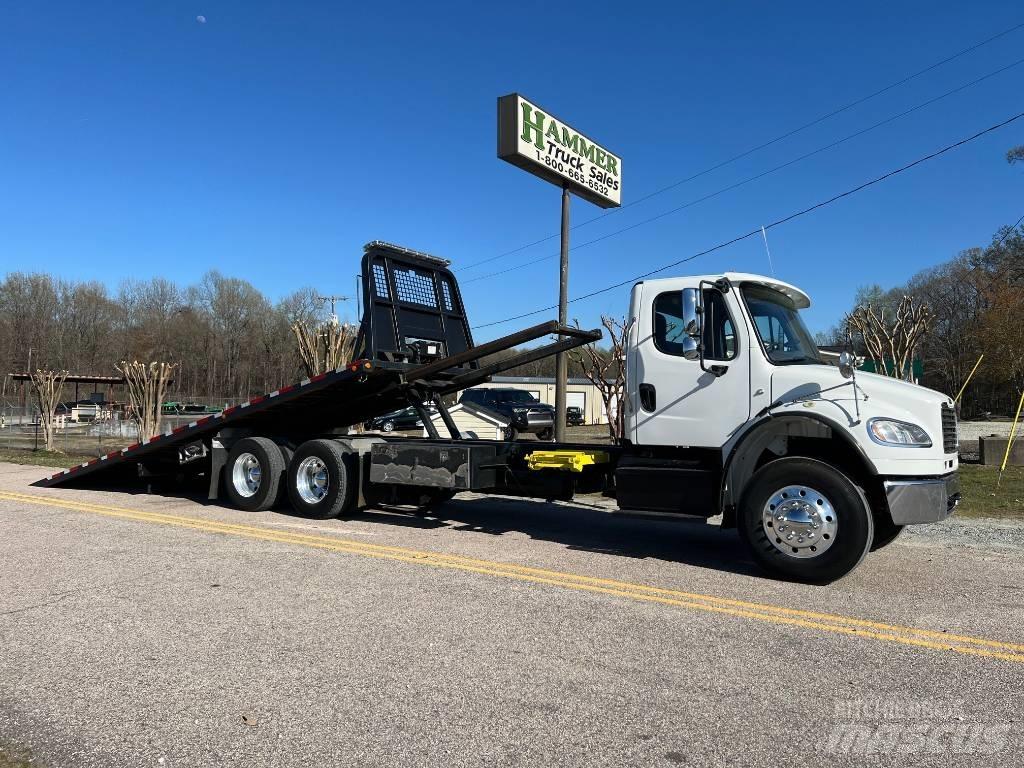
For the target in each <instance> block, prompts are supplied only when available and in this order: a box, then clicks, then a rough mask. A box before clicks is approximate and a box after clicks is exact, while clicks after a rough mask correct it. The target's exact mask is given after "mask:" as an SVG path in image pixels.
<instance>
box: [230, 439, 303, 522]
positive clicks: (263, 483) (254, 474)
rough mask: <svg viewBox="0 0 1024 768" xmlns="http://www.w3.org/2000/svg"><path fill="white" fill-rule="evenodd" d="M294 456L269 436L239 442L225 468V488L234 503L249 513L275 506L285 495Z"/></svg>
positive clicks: (235, 445)
mask: <svg viewBox="0 0 1024 768" xmlns="http://www.w3.org/2000/svg"><path fill="white" fill-rule="evenodd" d="M290 454H291V452H290V451H289V450H288V449H287V448H283V447H281V446H279V445H277V444H276V443H275V442H274V441H273V440H270V439H269V438H266V437H246V438H244V439H242V440H239V441H238V442H237V443H235V444H234V445H233V446H232V448H231V451H230V452H229V453H228V460H227V464H226V465H225V467H224V485H225V490H226V492H227V495H228V498H229V499H231V502H232V503H233V504H234V505H235V506H236V507H238V508H239V509H243V510H245V511H246V512H260V511H263V510H266V509H270V508H271V507H273V506H274V505H275V504H276V503H277V502H278V500H279V498H280V497H281V495H282V494H281V489H282V487H283V486H282V479H283V478H284V472H285V467H286V466H287V463H288V457H289V456H290Z"/></svg>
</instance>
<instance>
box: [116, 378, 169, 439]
mask: <svg viewBox="0 0 1024 768" xmlns="http://www.w3.org/2000/svg"><path fill="white" fill-rule="evenodd" d="M116 367H117V370H118V371H120V372H121V375H123V376H124V379H125V383H126V385H127V387H128V398H129V400H130V402H131V408H132V419H133V420H134V421H135V426H136V429H138V432H139V441H140V442H141V441H142V440H147V439H149V438H150V437H152V436H153V435H155V434H157V433H158V432H159V431H160V416H161V406H162V405H163V401H164V394H165V392H166V391H167V382H168V381H170V378H171V373H172V372H173V371H174V368H175V366H174V364H173V363H157V362H152V363H149V364H146V363H140V362H139V361H138V360H135V361H133V362H131V363H129V362H127V361H122V362H121V364H120V365H119V366H116Z"/></svg>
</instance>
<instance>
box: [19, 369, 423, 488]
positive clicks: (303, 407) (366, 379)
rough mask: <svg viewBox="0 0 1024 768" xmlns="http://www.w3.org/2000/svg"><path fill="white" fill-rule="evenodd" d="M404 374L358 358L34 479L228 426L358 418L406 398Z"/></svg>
mask: <svg viewBox="0 0 1024 768" xmlns="http://www.w3.org/2000/svg"><path fill="white" fill-rule="evenodd" d="M400 380H401V377H400V375H399V374H398V373H397V372H395V371H389V370H386V369H378V368H375V367H374V366H373V364H372V363H370V362H368V361H356V362H353V363H350V364H348V365H346V366H345V367H344V368H339V369H338V370H335V371H330V372H328V373H322V374H320V375H319V376H314V377H313V378H311V379H304V380H303V381H300V382H298V383H296V384H292V385H290V386H286V387H281V388H280V389H278V390H275V391H274V392H271V393H269V394H267V395H262V396H260V397H255V398H253V399H252V400H249V401H248V402H247V403H242V404H241V405H236V406H232V407H230V408H225V409H224V410H223V411H221V412H220V413H217V414H211V415H209V416H205V417H203V418H201V419H197V420H196V421H193V422H190V423H189V424H185V425H182V426H180V427H176V428H174V429H172V430H169V431H167V432H164V433H161V434H159V435H154V436H153V437H151V438H149V439H148V440H145V441H143V442H140V443H135V444H133V445H129V446H128V447H127V448H124V449H122V450H120V451H112V452H111V453H108V454H106V455H105V456H100V457H98V458H95V459H93V460H92V461H88V462H85V463H84V464H77V465H75V466H73V467H70V468H68V469H65V470H63V471H62V472H58V473H56V474H55V475H52V476H50V477H47V478H43V479H42V480H39V481H37V482H36V483H33V485H35V486H39V487H43V488H52V487H54V486H58V485H64V484H67V483H71V482H72V481H77V480H81V479H83V478H85V477H87V476H89V475H93V474H95V473H97V472H101V471H105V470H109V469H112V468H113V467H115V466H121V467H123V468H128V467H132V466H135V465H137V464H138V463H139V461H141V460H143V459H147V458H151V457H154V456H155V455H157V454H161V453H162V454H166V453H168V452H169V451H177V450H178V449H179V448H180V447H183V446H186V445H188V444H190V443H195V442H197V441H200V440H203V439H210V438H212V437H213V436H214V435H216V434H217V433H218V432H221V431H222V430H225V429H257V430H267V431H272V430H285V431H298V430H303V429H312V428H314V425H315V423H329V424H339V425H342V424H346V422H347V423H348V424H354V423H359V422H360V418H359V417H360V415H361V414H363V413H368V412H373V413H377V412H387V410H386V409H387V408H389V407H392V409H396V408H399V407H402V406H403V405H404V404H405V401H404V399H403V397H402V394H401V391H400V389H399V384H400ZM389 393H391V395H390V396H389ZM371 401H372V404H371ZM381 409H384V410H383V411H381ZM350 420H351V421H350Z"/></svg>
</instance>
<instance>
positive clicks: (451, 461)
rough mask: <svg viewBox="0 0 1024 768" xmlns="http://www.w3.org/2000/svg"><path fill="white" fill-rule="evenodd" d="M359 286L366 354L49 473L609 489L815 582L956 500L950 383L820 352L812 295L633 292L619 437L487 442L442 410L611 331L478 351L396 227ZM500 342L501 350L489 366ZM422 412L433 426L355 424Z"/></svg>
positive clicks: (71, 478) (397, 488)
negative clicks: (881, 371)
mask: <svg viewBox="0 0 1024 768" xmlns="http://www.w3.org/2000/svg"><path fill="white" fill-rule="evenodd" d="M363 295H364V296H365V299H366V300H365V310H364V313H363V318H362V323H361V326H360V331H359V336H358V339H357V341H356V350H355V355H354V359H353V360H352V362H351V363H349V364H347V365H345V366H343V367H342V368H339V369H338V370H336V371H330V372H327V373H323V374H320V375H318V376H315V377H312V378H310V379H307V380H305V381H302V382H300V383H298V384H295V385H292V386H287V387H282V388H281V389H279V390H277V391H275V392H271V393H269V394H267V395H264V396H261V397H258V398H254V399H253V400H251V401H249V402H247V403H243V404H241V405H238V406H235V407H231V408H227V409H225V410H224V411H223V412H221V413H219V414H214V415H209V416H205V417H203V418H200V419H197V420H196V421H194V422H192V423H191V424H188V425H185V426H181V427H177V428H175V429H173V430H171V431H169V432H167V433H165V434H161V435H156V436H153V437H151V438H149V439H147V440H146V441H144V442H141V443H138V444H136V445H133V446H130V447H128V448H126V449H124V450H122V451H116V452H114V453H111V454H108V455H106V456H104V457H101V458H98V459H96V460H94V461H91V462H88V463H86V464H82V465H80V466H77V467H72V468H70V469H67V470H64V471H63V472H60V473H58V474H56V475H54V476H52V477H49V478H46V479H44V480H41V481H40V482H39V484H40V485H44V486H57V485H64V484H87V483H123V482H128V481H131V482H139V481H140V480H141V481H143V482H147V483H153V482H156V481H157V480H158V479H160V478H165V479H174V480H176V481H178V482H181V481H192V483H193V484H195V483H200V484H201V487H203V488H204V489H205V492H206V494H207V495H208V497H209V498H211V499H218V498H220V499H224V500H226V501H227V502H229V503H231V504H233V505H234V506H236V507H238V508H240V509H243V510H263V509H270V508H271V507H273V506H274V505H276V504H280V503H285V502H287V503H289V504H290V505H291V506H292V507H293V508H294V510H295V511H296V512H298V513H300V514H302V515H307V516H309V517H316V518H330V517H336V516H339V515H340V516H343V515H347V514H352V513H353V512H355V511H356V510H359V509H365V508H370V507H374V506H381V505H413V507H414V508H416V509H418V510H424V509H429V508H430V507H432V506H433V505H437V504H439V503H442V502H444V501H446V500H448V499H450V498H451V497H452V496H454V495H455V494H457V493H460V492H464V491H466V492H475V493H477V494H503V495H518V496H527V497H535V498H540V499H549V500H551V499H571V498H572V497H573V495H574V494H577V493H581V492H604V493H606V494H608V495H613V496H614V497H615V500H616V504H617V506H618V510H619V512H620V513H624V514H637V515H644V516H647V515H655V516H659V517H662V518H676V519H689V520H692V519H694V518H697V519H698V520H699V519H704V520H713V521H715V522H718V523H719V524H720V525H722V526H724V527H734V528H736V529H738V532H739V535H740V538H741V539H742V540H743V542H744V543H745V545H746V548H747V550H748V551H749V553H750V556H751V557H752V558H753V559H754V560H755V561H756V562H757V563H758V564H759V565H760V566H762V567H763V568H764V569H766V570H767V571H769V572H771V573H773V574H776V575H780V576H782V577H784V578H788V579H793V580H798V581H807V582H815V583H824V582H829V581H832V580H834V579H837V578H839V577H841V576H843V575H844V574H846V573H848V572H849V571H850V570H852V569H853V568H855V567H856V566H857V565H858V564H859V563H860V562H861V561H862V560H863V559H864V558H865V556H866V555H867V554H868V552H870V551H871V550H872V549H877V548H879V547H882V546H885V545H886V544H888V543H889V542H891V541H892V540H893V539H895V538H896V536H897V535H898V534H899V532H900V531H901V530H902V529H903V527H904V526H906V525H912V524H916V523H928V522H934V521H937V520H941V519H943V518H945V517H946V516H947V515H949V514H950V513H951V512H952V510H953V508H954V507H955V506H956V504H957V502H958V501H959V498H960V494H959V491H958V484H957V474H956V473H957V448H958V446H957V423H956V413H955V410H954V407H953V402H952V401H951V400H950V398H948V397H946V396H945V395H942V394H940V393H938V392H933V391H930V390H928V389H924V388H922V387H919V386H916V385H914V384H910V383H906V382H902V381H897V380H894V379H891V378H887V377H884V376H878V375H872V374H867V373H858V372H856V371H855V370H854V361H853V358H852V356H851V355H844V356H843V358H842V359H841V360H840V365H839V366H832V365H825V364H823V363H822V361H821V359H820V358H819V354H818V350H817V348H816V346H815V344H814V342H813V340H812V338H811V336H810V334H809V333H808V331H807V329H806V327H805V325H804V323H803V321H802V320H801V318H800V310H802V309H804V308H806V307H808V306H809V305H810V300H809V299H808V297H807V295H806V294H805V293H803V292H802V291H801V290H800V289H799V288H796V287H795V286H792V285H789V284H788V283H784V282H781V281H779V280H775V279H774V278H769V277H764V276H761V275H752V274H736V273H726V274H722V275H710V276H699V277H678V278H670V279H661V280H645V281H643V282H640V283H637V284H636V285H634V286H633V289H632V295H631V298H630V304H629V323H628V332H627V351H626V360H625V364H626V368H627V370H626V391H625V393H624V395H623V397H622V403H621V405H620V407H622V408H624V409H625V413H624V415H625V434H624V436H623V438H622V439H621V440H619V441H618V442H616V443H615V444H610V445H594V444H576V443H560V444H556V443H550V442H543V441H536V440H506V441H496V440H478V439H474V438H473V437H472V436H468V435H464V434H462V433H460V431H459V429H458V427H457V425H456V424H455V421H454V419H453V418H452V416H451V414H450V413H449V412H448V406H447V403H448V402H450V401H451V399H452V396H455V395H456V394H457V393H459V392H461V391H463V390H465V389H467V388H469V387H473V386H475V385H478V384H481V383H484V382H486V381H488V380H489V379H490V377H491V376H493V375H495V374H498V373H501V372H502V371H505V370H508V369H510V368H512V367H514V366H516V365H520V364H523V363H526V362H531V361H535V360H538V359H541V358H543V357H546V356H548V355H552V354H556V353H558V352H563V351H567V350H570V349H573V348H575V347H579V346H581V345H583V344H587V343H592V342H596V341H597V340H598V339H600V336H601V334H600V331H585V330H580V329H578V328H571V327H567V326H562V325H559V324H558V323H555V322H548V323H542V324H540V325H537V326H533V327H531V328H527V329H525V330H522V331H519V332H516V333H513V334H510V335H508V336H505V337H503V338H501V339H497V340H495V341H491V342H487V343H484V344H479V345H475V344H474V343H473V340H472V335H471V333H470V326H469V321H468V318H467V316H466V312H465V308H464V307H463V303H462V297H461V293H460V291H459V287H458V284H457V282H456V280H455V276H454V275H453V274H452V272H451V271H450V270H449V269H448V262H447V261H444V260H442V259H438V258H435V257H432V256H429V255H427V254H424V253H420V252H417V251H412V250H409V249H406V248H401V247H398V246H394V245H390V244H387V243H382V242H373V243H370V244H369V245H367V246H366V248H365V253H364V256H363ZM533 342H540V345H539V346H534V347H530V346H529V345H530V344H531V343H533ZM524 345H526V346H524ZM497 352H505V353H506V355H505V356H501V357H500V360H498V362H494V360H496V359H497V358H496V357H495V353H497ZM410 406H411V407H413V408H415V409H417V410H418V411H419V412H420V416H421V421H422V423H423V425H424V428H425V430H426V432H427V437H425V438H422V439H420V438H407V437H400V436H394V435H372V434H366V433H362V434H360V433H357V432H356V431H355V429H354V427H355V426H356V425H360V424H363V423H364V422H366V421H368V420H370V419H372V418H374V417H375V416H379V415H381V414H384V413H389V412H392V411H395V410H397V409H400V408H404V407H410ZM435 414H436V415H438V416H439V417H440V425H441V426H442V427H443V431H444V433H445V434H441V432H440V430H439V428H438V426H439V425H437V424H436V423H435V420H434V419H432V418H431V416H432V415H435Z"/></svg>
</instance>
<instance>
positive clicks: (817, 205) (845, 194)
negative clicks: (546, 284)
mask: <svg viewBox="0 0 1024 768" xmlns="http://www.w3.org/2000/svg"><path fill="white" fill-rule="evenodd" d="M1022 117H1024V112H1020V113H1018V114H1016V115H1014V116H1013V117H1010V118H1007V119H1006V120H1003V121H1002V122H1000V123H996V124H995V125H992V126H989V127H988V128H985V129H983V130H981V131H978V132H977V133H975V134H974V135H972V136H968V137H967V138H964V139H960V140H959V141H957V142H954V143H953V144H948V145H946V146H945V147H943V148H942V149H939V150H936V151H935V152H932V153H931V154H928V155H925V156H924V157H919V158H918V159H917V160H914V161H913V162H911V163H907V164H906V165H904V166H901V167H899V168H896V169H894V170H891V171H889V172H888V173H884V174H882V175H881V176H877V177H875V178H873V179H871V180H870V181H866V182H864V183H863V184H859V185H857V186H856V187H853V188H851V189H848V190H846V191H845V192H840V193H839V194H837V195H834V196H832V197H830V198H828V199H827V200H822V201H821V202H818V203H815V204H814V205H811V206H809V207H807V208H804V209H803V210H800V211H797V212H795V213H791V214H789V215H788V216H785V217H783V218H781V219H777V220H776V221H773V222H772V223H771V224H765V225H764V229H765V230H769V229H773V228H774V227H778V226H781V225H783V224H786V223H788V222H790V221H793V220H794V219H797V218H800V217H801V216H806V215H807V214H809V213H813V212H814V211H816V210H818V209H819V208H824V207H825V206H827V205H831V204H832V203H835V202H837V201H839V200H842V199H843V198H846V197H849V196H851V195H854V194H856V193H858V192H861V191H862V190H865V189H867V188H868V187H872V186H874V185H875V184H879V183H881V182H883V181H885V180H886V179H890V178H892V177H893V176H897V175H899V174H901V173H904V172H905V171H909V170H910V169H911V168H914V167H916V166H918V165H921V164H922V163H926V162H928V161H929V160H934V159H935V158H936V157H939V156H940V155H944V154H946V153H947V152H950V151H952V150H954V149H957V148H959V147H962V146H963V145H965V144H969V143H970V142H972V141H975V140H977V139H980V138H981V137H982V136H985V135H987V134H989V133H992V132H993V131H997V130H999V129H1000V128H1004V127H1006V126H1007V125H1009V124H1010V123H1013V122H1015V121H1017V120H1020V119H1021V118H1022ZM759 234H761V227H757V228H756V229H753V230H751V231H750V232H747V233H746V234H742V235H737V236H736V237H734V238H732V239H731V240H726V241H725V242H722V243H719V244H718V245H714V246H711V247H710V248H707V249H705V250H703V251H700V252H698V253H694V254H692V255H690V256H687V257H685V258H682V259H678V260H677V261H673V262H671V263H670V264H664V265H662V266H660V267H658V268H656V269H652V270H650V271H648V272H644V273H643V274H640V275H636V276H635V277H630V278H628V279H626V280H621V281H619V282H617V283H614V284H612V285H608V286H605V287H604V288H600V289H598V290H596V291H591V292H590V293H585V294H582V295H581V296H576V297H575V298H572V299H570V300H569V303H570V304H573V303H575V302H577V301H583V300H585V299H589V298H593V297H594V296H598V295H600V294H602V293H607V292H608V291H611V290H614V289H616V288H621V287H622V286H624V285H629V284H630V283H636V282H637V281H639V280H643V279H645V278H647V277H651V276H652V275H656V274H658V273H659V272H664V271H665V270H667V269H672V268H673V267H677V266H679V265H680V264H685V263H686V262H688V261H693V260H694V259H697V258H699V257H701V256H706V255H707V254H709V253H713V252H714V251H718V250H721V249H722V248H726V247H728V246H730V245H734V244H735V243H738V242H740V241H741V240H746V239H747V238H748V237H753V236H755V235H759ZM552 309H555V306H549V307H541V308H540V309H535V310H532V311H530V312H523V313H521V314H518V315H514V316H512V317H506V318H504V319H503V320H495V321H493V322H490V323H484V324H482V325H475V326H473V330H479V329H480V328H490V327H491V326H494V325H501V324H502V323H508V322H511V321H513V320H521V319H523V318H524V317H530V316H532V315H538V314H540V313H541V312H548V311H550V310H552Z"/></svg>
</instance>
